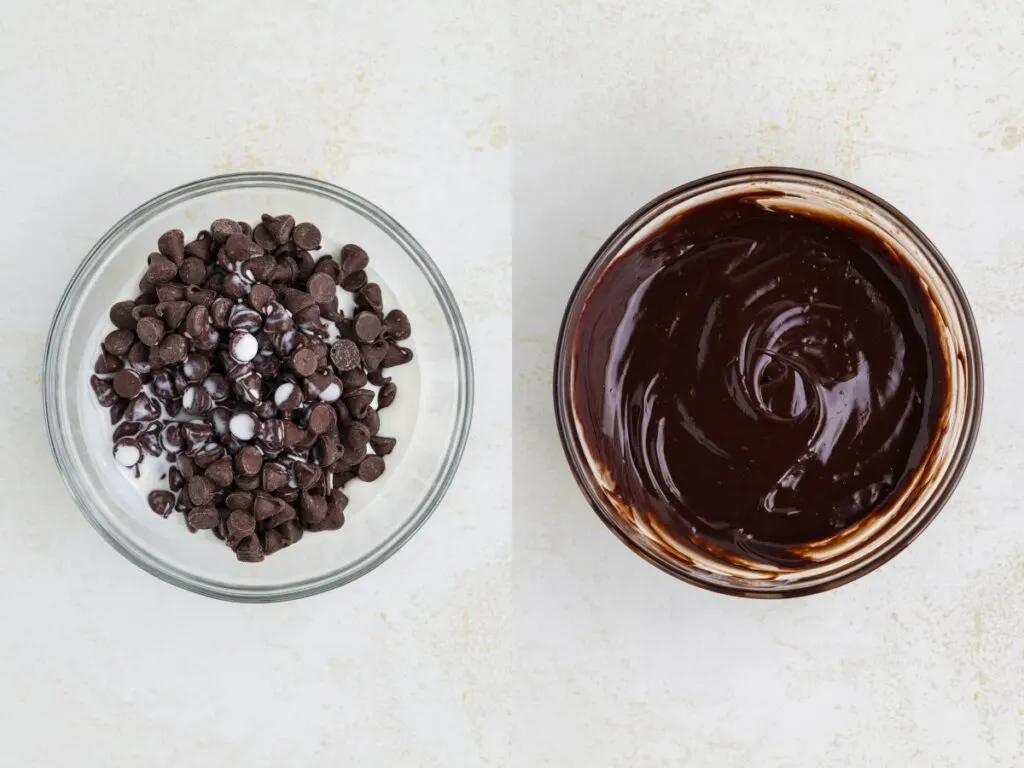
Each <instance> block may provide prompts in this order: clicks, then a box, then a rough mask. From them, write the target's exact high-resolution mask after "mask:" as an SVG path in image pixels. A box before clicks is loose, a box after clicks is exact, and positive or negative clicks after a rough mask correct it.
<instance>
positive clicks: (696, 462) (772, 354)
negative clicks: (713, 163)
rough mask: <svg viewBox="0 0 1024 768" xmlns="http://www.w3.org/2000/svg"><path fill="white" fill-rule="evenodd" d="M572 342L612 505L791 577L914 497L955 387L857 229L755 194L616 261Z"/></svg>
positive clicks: (937, 346) (594, 450)
mask: <svg viewBox="0 0 1024 768" xmlns="http://www.w3.org/2000/svg"><path fill="white" fill-rule="evenodd" d="M574 342H575V343H574V360H575V375H574V379H573V401H574V410H575V413H576V419H577V422H578V424H579V426H580V429H581V438H582V440H583V442H584V443H585V444H586V446H587V448H588V451H589V452H590V454H591V456H592V458H593V459H594V460H595V461H596V463H597V464H598V465H599V467H601V468H602V469H603V470H605V472H606V473H607V475H606V478H605V479H606V480H607V481H610V484H611V486H612V487H613V488H614V491H612V492H611V493H614V495H615V496H616V497H617V499H616V500H617V502H618V503H620V504H624V505H626V506H628V507H629V508H631V509H632V510H634V511H635V512H636V513H637V514H639V515H641V516H645V517H647V518H648V520H649V521H650V522H651V523H653V524H655V525H658V526H660V527H662V528H664V529H667V531H668V532H669V533H670V534H671V535H673V536H675V537H679V538H681V539H684V540H685V539H688V540H691V541H693V542H694V543H696V544H697V545H698V546H700V547H702V548H705V549H707V550H709V551H712V552H718V553H720V554H724V555H726V556H727V557H730V558H731V557H737V556H738V557H740V558H743V559H746V560H753V561H756V562H761V563H767V564H773V565H780V566H787V567H789V566H798V565H800V564H801V563H802V560H801V559H800V557H799V555H798V553H797V552H795V551H794V550H796V549H798V548H799V547H800V545H803V544H808V543H812V542H817V541H823V540H826V539H828V538H830V537H832V536H833V535H835V534H837V533H838V532H840V531H842V530H843V529H845V528H848V527H849V526H851V525H854V524H856V523H858V522H859V521H862V520H864V519H865V518H867V517H869V516H870V515H872V514H873V513H875V512H878V511H879V510H881V509H883V508H884V507H886V505H887V504H888V503H889V502H890V501H891V500H892V499H893V498H894V497H895V496H896V495H897V494H898V493H899V492H900V491H901V490H902V489H903V488H905V487H906V486H907V484H908V483H909V482H910V480H911V478H912V477H913V475H914V473H915V471H916V469H917V468H918V467H919V466H920V465H921V463H922V460H923V458H924V457H925V455H926V452H927V451H928V448H929V446H930V445H931V443H932V441H933V439H934V437H935V435H936V432H937V427H938V423H939V420H940V418H941V416H942V411H943V409H944V407H945V404H946V402H947V396H948V390H949V382H948V378H947V372H946V366H945V364H944V357H943V352H942V346H941V342H940V339H939V334H938V331H937V329H936V323H935V319H934V316H933V315H932V312H931V310H930V308H929V302H928V299H927V297H926V295H925V293H924V290H923V288H922V286H921V282H920V280H919V278H918V277H917V276H916V274H915V273H914V272H913V270H912V269H911V268H910V267H909V266H908V265H907V264H905V263H903V262H902V261H901V260H900V259H898V258H897V257H896V256H894V255H893V254H892V253H891V252H890V251H889V250H888V249H887V248H886V246H885V245H884V244H883V243H882V242H881V241H880V240H879V239H878V238H877V237H876V236H875V235H873V234H871V233H869V232H868V231H866V230H864V229H862V228H861V227H859V226H857V225H855V224H853V223H851V222H846V221H840V220H837V219H832V218H824V217H821V218H819V217H812V216H811V215H804V214H794V213H789V212H782V211H776V210H770V209H768V208H767V207H765V206H762V205H761V204H759V203H758V202H757V201H756V199H754V198H732V199H728V200H724V201H719V202H715V203H710V204H706V205H704V206H701V207H698V208H696V209H694V210H692V211H689V212H687V213H685V214H683V215H681V216H680V217H678V218H676V219H675V220H673V221H671V222H669V223H668V224H666V225H665V226H663V227H661V228H660V229H659V230H658V231H656V232H655V233H654V234H653V235H651V236H650V237H648V238H647V239H646V240H645V241H643V242H642V243H640V244H639V245H637V246H636V247H634V248H632V249H631V250H630V251H629V252H627V253H626V254H624V255H622V256H621V257H620V258H618V259H617V260H615V261H614V262H613V263H612V264H611V265H609V267H608V268H607V269H606V270H605V272H604V273H603V274H602V275H601V276H600V277H599V278H598V280H597V282H596V284H595V286H594V288H593V290H592V292H591V293H590V296H589V297H588V299H587V302H586V305H585V308H584V309H583V311H582V314H581V317H580V321H579V325H578V327H577V333H576V338H575V340H574Z"/></svg>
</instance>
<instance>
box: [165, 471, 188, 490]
mask: <svg viewBox="0 0 1024 768" xmlns="http://www.w3.org/2000/svg"><path fill="white" fill-rule="evenodd" d="M167 487H168V488H170V489H171V490H172V491H174V493H177V492H178V491H180V490H181V489H182V488H184V487H185V478H183V477H182V476H181V470H180V469H178V468H177V467H171V468H170V469H168V470H167Z"/></svg>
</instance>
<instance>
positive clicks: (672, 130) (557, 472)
mask: <svg viewBox="0 0 1024 768" xmlns="http://www.w3.org/2000/svg"><path fill="white" fill-rule="evenodd" d="M517 5H518V7H519V13H518V19H517V24H516V38H515V41H516V74H517V78H516V84H515V96H514V101H513V105H514V106H513V130H512V135H513V146H514V155H513V172H514V177H515V198H514V199H515V217H514V240H515V250H514V254H513V272H514V275H515V294H516V296H517V297H519V298H518V300H517V301H515V303H514V305H513V306H515V307H516V308H518V307H520V306H523V305H524V304H526V303H527V302H529V306H530V312H528V313H527V312H522V313H517V314H516V317H515V327H516V335H517V344H518V352H519V354H518V357H517V361H516V372H517V375H518V377H519V378H518V384H517V392H518V393H519V402H518V405H517V408H516V416H517V436H518V444H517V452H516V464H515V482H514V488H515V489H516V491H518V495H517V496H516V503H515V528H514V547H513V550H514V557H513V573H514V577H515V579H514V581H515V592H514V613H513V616H514V620H513V627H514V632H515V635H516V645H515V648H516V656H515V659H516V662H517V667H516V669H515V674H514V676H513V679H514V681H515V686H516V691H517V693H518V698H517V699H516V701H517V703H520V706H518V707H517V708H516V710H515V713H516V722H515V725H514V733H515V735H516V737H517V738H516V740H515V742H514V743H515V744H516V746H517V751H516V757H517V759H518V763H517V765H522V766H524V767H528V766H529V767H532V766H573V767H575V766H580V767H581V768H585V767H587V766H601V767H602V768H605V767H607V768H612V767H614V768H655V767H657V768H663V767H664V768H668V767H671V768H675V767H676V766H699V767H700V768H705V767H706V768H731V767H732V766H736V767H737V768H740V767H744V768H745V767H747V766H773V767H774V766H777V767H779V768H791V767H793V768H804V767H805V766H808V767H812V768H816V767H817V766H829V767H831V766H837V767H841V768H848V767H849V768H861V767H862V766H863V767H865V768H867V767H871V768H874V767H876V766H886V767H888V766H892V767H893V768H903V767H904V766H913V767H915V768H916V767H917V766H921V767H922V768H938V767H943V766H951V767H953V766H955V767H956V768H960V767H963V766H970V767H971V768H975V767H984V768H987V767H988V766H1021V765H1024V736H1022V733H1024V703H1022V702H1024V698H1022V697H1024V503H1022V502H1021V501H1020V480H1019V479H1017V478H1019V477H1020V472H1021V469H1022V467H1024V411H1022V409H1021V407H1020V405H1019V397H1020V380H1021V379H1020V377H1021V374H1022V373H1024V368H1022V360H1024V301H1022V300H1021V298H1020V297H1021V292H1022V288H1021V286H1022V278H1024V270H1022V265H1024V216H1022V215H1021V212H1022V211H1024V142H1022V139H1024V87H1022V86H1024V25H1022V24H1021V6H1020V4H1019V3H1018V2H1013V1H1012V0H1011V1H1005V2H975V1H973V0H971V1H968V0H963V1H960V2H910V1H908V0H903V1H901V2H893V1H892V0H888V1H887V2H880V1H875V0H871V1H868V0H854V1H851V2H796V1H793V2H779V1H776V2H754V1H753V0H751V1H749V2H739V1H738V0H737V1H732V2H729V1H727V0H718V2H682V3H680V2H672V1H671V0H665V1H664V2H660V1H659V2H653V1H652V0H646V1H645V2H577V3H570V2H561V3H551V2H548V1H547V0H521V1H520V2H519V3H518V4H517ZM759 164H787V165H797V166H805V167H810V168H815V169H818V170H821V171H826V172H831V173H834V174H838V175H840V176H843V177H845V178H848V179H850V180H851V181H854V182H856V183H859V184H862V185H864V186H866V187H868V188H869V189H871V190H873V191H875V192H876V193H878V194H880V195H882V196H883V197H885V198H887V199H888V200H889V201H890V202H892V203H893V204H895V205H896V206H898V207H899V208H901V209H903V211H904V212H905V213H907V214H908V215H909V216H910V217H911V218H912V219H914V220H915V221H916V223H917V224H918V225H920V226H921V227H922V228H923V229H924V231H925V232H926V233H928V235H929V236H930V237H931V238H932V239H933V240H934V241H935V242H936V243H937V244H938V246H939V247H940V249H941V250H942V251H943V252H944V253H945V255H946V256H947V258H948V259H949V261H950V262H951V263H952V265H953V267H954V269H955V270H956V271H957V273H958V274H959V276H960V278H961V279H962V281H963V283H964V287H965V289H966V291H967V294H968V296H969V297H970V298H971V300H972V303H973V305H974V309H975V312H976V315H977V321H978V324H979V326H980V332H981V335H982V343H983V346H984V351H985V353H986V360H985V363H986V374H987V377H988V381H987V401H986V413H985V418H984V422H983V424H982V432H981V439H980V442H979V443H978V448H977V451H976V453H975V456H974V460H973V462H972V464H971V467H970V470H969V471H968V473H967V475H966V477H965V478H964V481H963V483H962V485H961V487H960V490H959V492H958V493H957V494H956V496H955V498H954V499H953V501H952V503H951V504H950V505H949V506H948V507H947V509H946V510H945V512H944V513H943V514H942V515H941V516H940V517H939V518H938V520H937V521H936V522H935V523H934V524H933V525H932V526H931V527H930V528H929V530H928V531H926V532H925V534H924V535H923V536H922V537H921V538H920V539H919V540H918V541H917V542H916V543H915V544H914V545H913V546H911V547H910V549H908V550H907V551H906V552H904V553H903V554H901V555H900V556H899V557H897V558H896V559H895V560H894V561H893V562H892V563H890V564H888V565H886V566H884V567H883V568H882V569H881V570H879V571H877V572H875V573H874V574H872V575H870V576H868V577H866V578H864V579H863V580H862V581H860V582H857V583H854V584H852V585H849V586H846V587H844V588H842V589H840V590H839V591H837V592H834V593H830V594H826V595H822V596H820V597H816V598H809V599H801V600H797V601H789V602H784V603H779V602H774V603H757V602H749V601H742V600H737V599H727V598H722V597H718V596H715V595H711V594H705V593H702V592H701V591H699V590H697V589H694V588H690V587H688V586H687V585H685V584H682V583H677V582H675V581H674V580H673V579H672V578H671V577H668V576H665V575H663V574H662V573H660V572H658V571H656V570H655V569H654V568H652V567H650V566H648V565H647V564H645V563H644V562H643V561H642V560H640V558H638V557H636V556H635V555H633V554H632V553H630V552H629V551H628V550H627V549H626V547H624V546H623V545H622V544H620V543H619V542H618V540H617V539H616V538H615V537H614V536H612V535H611V534H610V533H609V532H608V531H607V530H605V528H604V526H603V525H602V524H601V523H600V522H599V521H598V519H597V517H596V515H594V514H593V513H592V512H591V511H590V509H589V507H588V506H587V505H586V504H585V503H584V502H583V501H582V499H581V496H580V493H579V491H578V490H577V488H576V486H575V484H574V482H573V481H572V479H571V478H570V477H569V475H568V473H567V472H566V470H565V464H564V461H563V459H562V455H561V448H560V446H559V444H558V440H557V436H556V434H555V429H554V424H553V419H552V410H551V405H550V399H551V397H550V385H549V382H550V366H551V360H552V356H553V350H554V335H555V331H556V329H557V325H558V322H559V320H560V318H561V313H562V310H563V308H564V306H565V302H566V300H567V298H568V295H569V292H570V291H571V289H572V286H573V284H574V282H575V280H576V278H577V277H578V275H579V273H580V270H581V269H582V268H583V266H584V265H585V264H586V263H587V261H588V260H589V258H590V257H591V256H592V255H593V253H594V252H595V251H596V249H597V248H598V246H599V245H600V244H601V242H602V241H603V240H604V238H605V237H606V236H607V235H608V234H610V232H611V231H612V229H613V228H614V227H615V226H616V225H617V224H618V223H619V222H621V221H622V220H623V219H625V218H626V217H627V216H628V215H629V214H630V213H632V211H633V210H635V209H636V208H638V207H639V206H640V205H642V204H643V203H644V202H646V201H647V200H649V199H650V198H652V197H654V196H655V195H657V194H658V193H660V192H662V191H664V190H666V189H669V188H671V187H673V186H676V185H678V184H680V183H682V182H684V181H687V180H690V179H693V178H696V177H699V176H702V175H704V174H707V173H711V172H715V171H719V170H723V169H725V168H731V167H737V166H743V165H759ZM527 297H528V298H527ZM526 701H529V702H530V703H529V705H526V704H525V703H522V702H526Z"/></svg>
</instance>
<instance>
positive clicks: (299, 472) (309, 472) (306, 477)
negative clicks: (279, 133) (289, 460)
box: [293, 461, 323, 491]
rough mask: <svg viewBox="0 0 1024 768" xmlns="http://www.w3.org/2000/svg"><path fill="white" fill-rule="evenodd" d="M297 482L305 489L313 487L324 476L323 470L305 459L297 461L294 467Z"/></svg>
mask: <svg viewBox="0 0 1024 768" xmlns="http://www.w3.org/2000/svg"><path fill="white" fill-rule="evenodd" d="M293 471H294V472H295V482H296V484H297V485H298V486H299V488H301V489H302V490H304V491H308V490H309V489H310V488H312V487H313V486H314V485H315V484H316V483H317V481H319V480H320V478H321V477H323V470H321V469H320V467H314V466H313V465H311V464H307V463H306V462H304V461H296V462H295V466H294V468H293Z"/></svg>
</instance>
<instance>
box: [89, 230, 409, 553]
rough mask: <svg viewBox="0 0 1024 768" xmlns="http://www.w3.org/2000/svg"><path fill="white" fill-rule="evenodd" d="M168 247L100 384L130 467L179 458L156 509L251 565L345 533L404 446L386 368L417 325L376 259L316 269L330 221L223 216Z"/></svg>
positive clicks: (116, 338)
mask: <svg viewBox="0 0 1024 768" xmlns="http://www.w3.org/2000/svg"><path fill="white" fill-rule="evenodd" d="M157 248H158V251H159V252H158V253H153V254H151V255H150V257H149V267H148V269H147V270H146V273H145V275H144V276H143V278H142V280H141V281H140V282H139V291H140V294H139V296H138V297H137V298H135V299H134V300H132V301H120V302H118V303H117V304H115V305H114V306H113V307H111V308H110V319H111V321H112V322H113V324H114V326H115V330H113V331H111V332H110V333H109V334H108V335H107V336H106V338H105V339H104V341H103V350H102V352H101V354H100V356H99V358H98V359H97V360H96V365H95V367H94V371H95V375H94V376H93V377H92V379H91V384H92V388H93V391H94V392H95V393H96V397H97V398H98V400H99V402H100V404H101V405H103V406H104V407H106V408H109V409H110V420H111V423H112V424H113V425H115V427H116V428H115V430H114V438H113V439H114V449H113V450H114V458H115V460H116V461H117V462H118V463H119V464H121V465H122V466H124V467H127V468H129V469H133V470H134V473H135V476H136V477H139V474H140V472H139V467H140V465H141V464H142V462H144V461H146V460H147V459H148V460H153V461H155V460H158V459H161V458H164V459H166V460H167V461H168V462H169V464H168V469H167V471H166V473H165V474H164V476H163V477H162V480H163V481H164V482H165V483H166V489H164V488H160V489H155V490H153V491H151V492H150V493H149V505H150V507H151V508H152V509H153V511H154V512H156V513H157V514H159V515H161V516H163V517H167V516H169V515H170V514H171V513H172V512H174V511H178V512H181V513H183V514H184V515H185V519H186V522H187V525H188V528H189V530H190V531H193V532H195V531H197V530H212V531H213V532H214V533H215V534H216V535H217V536H218V537H219V538H220V539H222V540H223V541H225V542H226V543H227V545H228V546H229V547H231V548H232V550H234V552H235V554H236V556H237V557H238V559H239V560H241V561H244V562H258V561H260V560H262V559H263V558H264V556H266V555H269V554H273V553H274V552H276V551H278V550H279V549H281V548H283V547H286V546H288V545H290V544H293V543H295V542H296V541H298V540H299V539H300V538H302V535H303V532H304V531H326V530H336V529H338V528H340V527H341V526H342V524H343V523H344V521H345V507H346V505H347V504H348V498H347V497H346V496H345V494H344V493H343V492H342V488H344V487H345V484H346V483H348V482H350V481H351V480H353V479H355V478H358V479H359V480H362V481H365V482H372V481H374V480H376V479H377V478H379V477H380V476H381V474H382V473H383V472H384V469H385V464H384V457H385V456H387V455H388V454H389V453H391V451H392V450H393V449H394V447H395V440H394V438H391V437H383V436H381V435H379V434H378V432H379V429H380V417H379V415H378V413H377V412H378V410H379V409H381V408H386V407H387V406H389V405H391V403H392V402H394V400H395V396H396V394H397V391H398V390H397V387H396V386H395V384H394V382H393V381H392V380H391V378H390V377H389V376H387V375H386V371H387V369H388V368H391V367H394V366H397V365H402V364H404V363H407V362H409V361H410V360H411V359H412V351H411V350H410V349H408V348H406V347H403V346H401V345H400V344H399V343H398V342H400V341H403V340H405V339H408V338H409V335H410V332H411V329H410V325H409V320H408V318H407V317H406V315H405V314H404V313H403V312H402V311H401V310H398V309H392V310H391V311H390V312H388V313H387V314H385V312H384V307H383V303H382V299H381V290H380V286H379V285H377V284H376V283H371V282H368V279H367V274H366V267H367V265H368V264H369V258H368V257H367V254H366V252H365V251H364V250H363V249H362V248H360V247H359V246H356V245H346V246H344V247H343V248H342V249H341V254H340V256H339V258H337V259H335V258H334V257H333V256H331V255H330V254H324V255H322V256H320V257H319V258H315V257H314V256H313V254H312V252H313V251H319V250H320V248H321V235H320V230H319V229H318V228H317V227H316V226H315V225H313V224H310V223H308V222H303V223H299V224H296V223H295V219H294V218H293V217H292V216H289V215H284V216H270V215H267V214H264V215H263V217H262V221H261V222H260V223H259V224H257V225H256V226H255V227H250V226H249V225H248V224H246V223H245V222H240V221H233V220H230V219H217V220H216V221H214V222H213V223H212V224H211V225H210V229H209V230H205V231H203V232H200V233H199V235H198V237H196V239H195V240H193V241H192V242H190V243H188V244H186V243H185V236H184V233H183V232H182V231H181V230H180V229H172V230H170V231H169V232H165V233H164V234H163V235H161V236H160V238H159V241H158V243H157ZM338 286H340V287H341V288H342V289H344V290H345V291H349V292H350V293H352V294H354V296H355V310H354V312H353V313H352V314H353V316H352V317H346V316H345V314H344V311H343V310H342V309H341V308H339V304H338V291H337V288H338Z"/></svg>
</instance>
